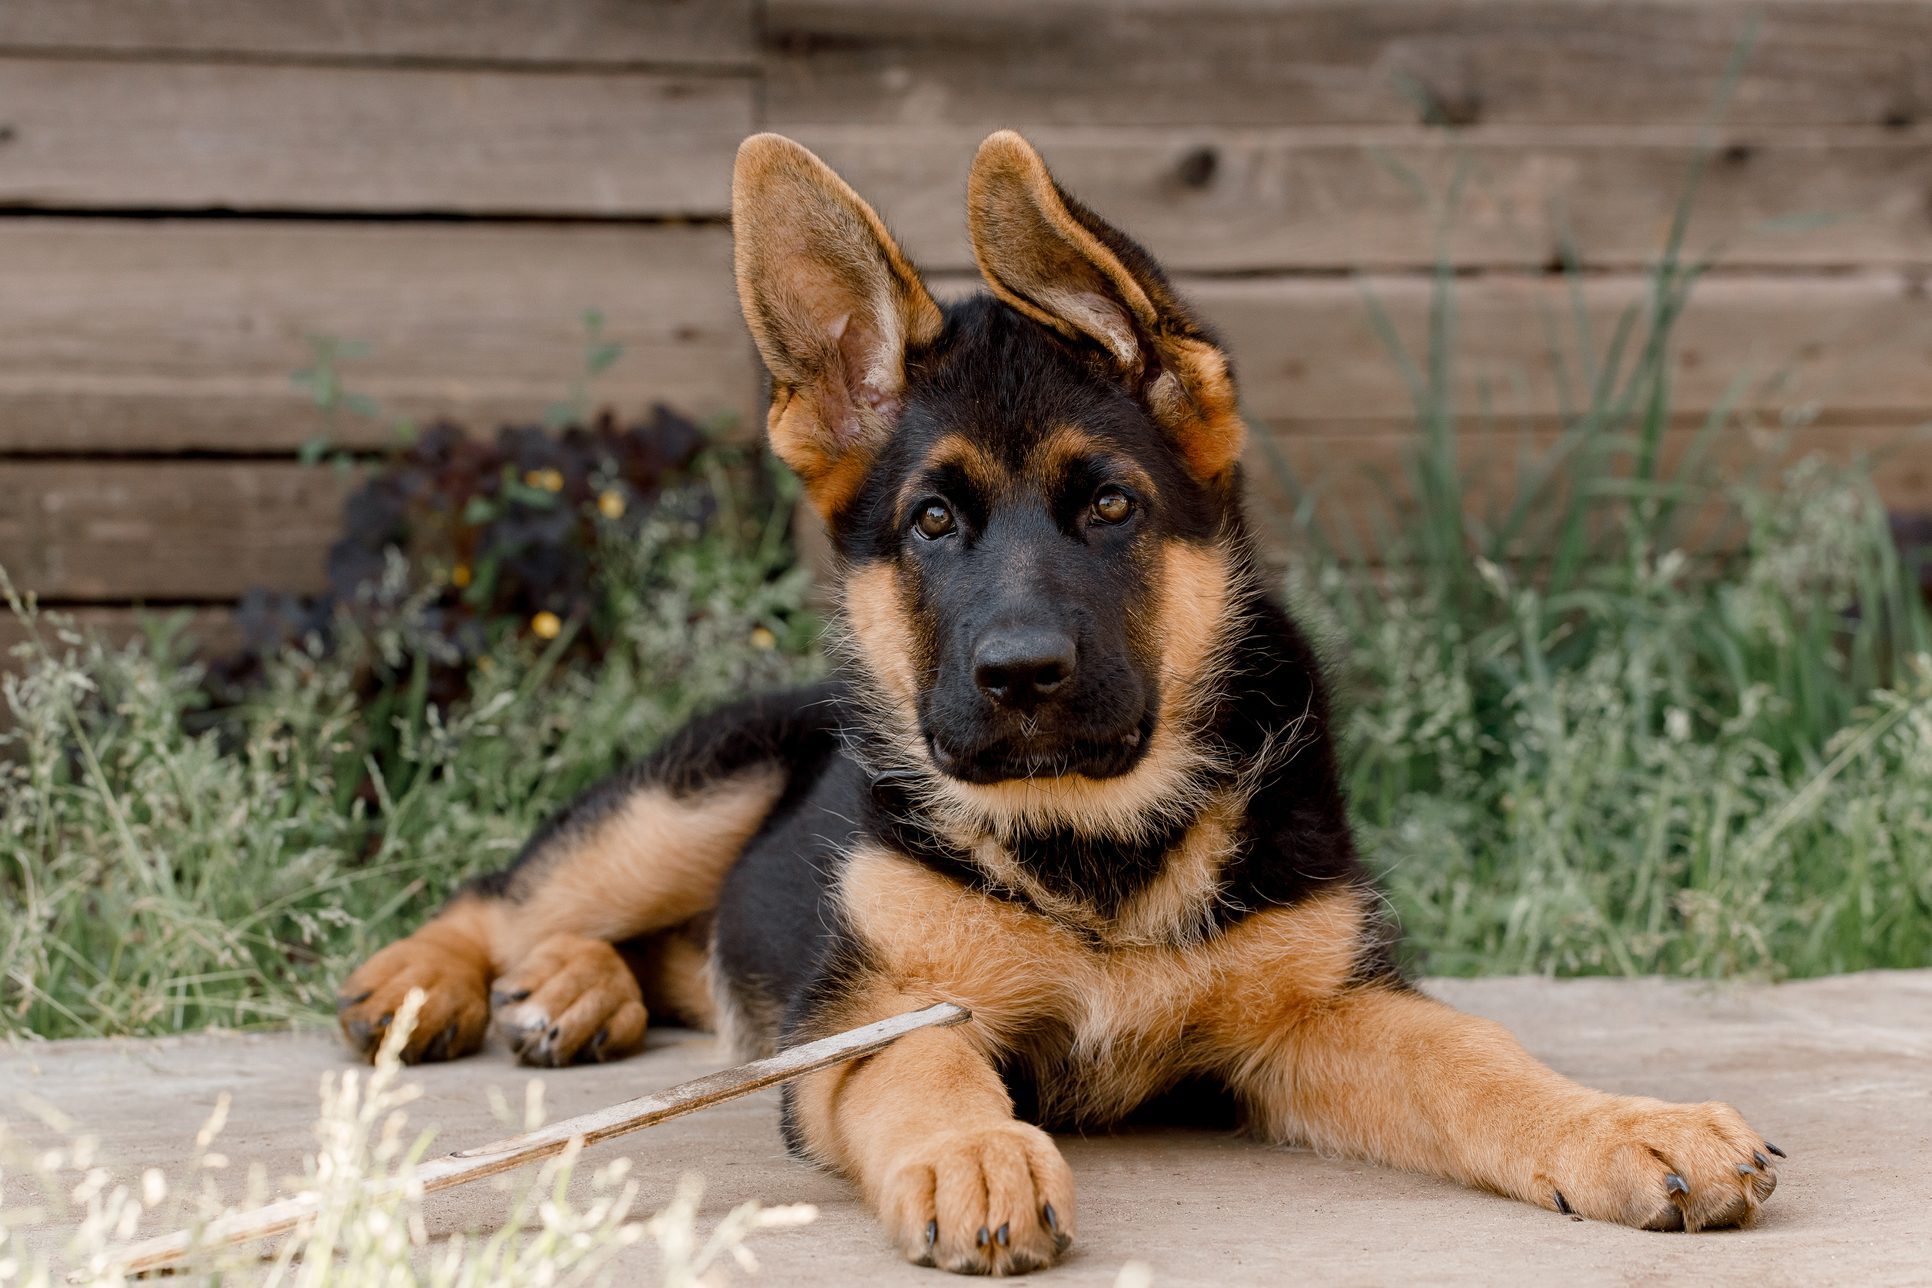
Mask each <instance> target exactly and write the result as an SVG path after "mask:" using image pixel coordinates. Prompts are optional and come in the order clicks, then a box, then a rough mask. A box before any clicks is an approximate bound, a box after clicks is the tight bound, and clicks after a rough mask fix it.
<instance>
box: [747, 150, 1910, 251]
mask: <svg viewBox="0 0 1932 1288" xmlns="http://www.w3.org/2000/svg"><path fill="white" fill-rule="evenodd" d="M773 127H774V128H777V129H781V130H786V129H789V130H790V132H791V133H793V134H795V135H796V136H797V138H798V139H799V140H800V141H801V142H803V143H805V144H806V145H807V146H808V147H811V148H812V149H814V150H815V151H817V152H818V153H819V155H821V156H823V157H824V158H825V159H826V160H827V161H828V162H829V163H831V164H832V166H833V167H834V168H836V169H837V170H838V171H839V172H840V173H841V174H842V175H844V176H845V178H846V179H847V180H848V181H849V182H850V183H851V184H852V185H853V186H854V187H855V188H857V189H858V190H859V191H860V192H861V193H863V194H864V195H865V196H866V198H867V199H868V200H870V201H872V202H873V203H874V204H876V205H877V206H878V207H879V209H880V211H881V212H882V213H883V214H884V215H885V216H886V218H887V219H888V220H889V221H890V222H891V224H892V227H893V229H894V231H895V232H896V233H898V234H899V235H900V236H901V237H903V238H904V239H905V242H906V244H907V245H908V247H910V248H911V250H912V251H913V252H914V254H915V255H916V256H917V257H918V259H919V260H920V262H921V263H922V264H923V265H925V266H926V267H928V268H932V269H971V267H972V255H971V252H970V250H969V248H968V246H967V243H966V233H965V218H964V209H965V187H966V170H967V166H968V164H969V162H970V160H971V158H972V155H973V152H974V149H975V148H976V147H977V146H978V144H979V141H980V139H981V138H982V137H984V135H985V133H986V131H985V130H984V129H983V128H981V127H979V126H976V125H970V126H957V125H944V126H928V125H903V126H901V125H891V126H871V125H861V126H840V125H829V126H828V125H811V124H809V123H807V124H801V125H799V126H797V127H795V128H794V127H789V126H787V124H786V123H785V122H782V121H779V122H774V123H773ZM1028 133H1029V137H1031V138H1032V139H1033V141H1034V142H1035V144H1037V145H1038V146H1039V147H1040V149H1041V150H1042V151H1043V152H1044V154H1045V155H1046V158H1047V160H1048V162H1049V163H1050V164H1051V165H1052V166H1053V168H1054V171H1055V173H1056V174H1057V175H1058V177H1059V178H1060V180H1061V182H1063V183H1064V184H1066V185H1067V187H1068V188H1069V189H1071V190H1072V191H1073V192H1075V193H1076V194H1078V195H1079V196H1080V198H1081V199H1082V200H1084V201H1085V202H1087V204H1089V205H1090V206H1092V207H1093V208H1094V209H1096V210H1098V211H1100V212H1101V213H1102V214H1103V215H1104V216H1106V217H1107V218H1108V219H1109V220H1111V221H1112V222H1114V223H1116V224H1118V225H1119V226H1120V227H1122V228H1124V229H1126V230H1127V231H1128V232H1129V233H1131V234H1132V235H1133V236H1134V237H1136V238H1137V239H1139V240H1141V241H1142V242H1143V243H1145V244H1146V245H1147V247H1148V248H1149V249H1150V250H1152V251H1153V252H1154V253H1155V254H1156V255H1157V256H1158V257H1159V258H1160V259H1161V261H1162V262H1163V263H1165V264H1167V265H1168V266H1169V267H1170V268H1171V269H1176V270H1209V271H1240V272H1253V271H1257V270H1266V269H1293V268H1333V269H1361V268H1371V269H1372V268H1388V267H1403V266H1414V265H1428V264H1432V263H1434V262H1435V261H1436V260H1437V259H1438V257H1440V256H1443V255H1445V254H1446V257H1447V258H1449V259H1450V260H1452V261H1453V262H1455V263H1456V264H1458V265H1460V266H1495V265H1502V266H1512V267H1519V268H1522V267H1537V268H1540V267H1543V266H1544V265H1546V264H1549V263H1551V262H1553V261H1557V260H1559V258H1560V257H1562V256H1563V255H1564V253H1565V251H1566V249H1567V250H1569V251H1571V252H1573V253H1574V256H1575V257H1576V259H1577V260H1578V262H1580V263H1582V264H1585V265H1589V266H1605V267H1625V268H1627V267H1631V266H1633V265H1641V264H1644V263H1648V262H1650V261H1651V260H1652V259H1654V258H1655V256H1656V254H1657V253H1658V250H1659V248H1660V246H1661V245H1662V243H1663V241H1664V236H1665V232H1666V230H1667V229H1668V227H1669V225H1670V221H1671V219H1672V217H1673V215H1674V213H1675V211H1676V207H1677V204H1678V202H1679V201H1680V200H1681V199H1682V197H1683V195H1684V194H1685V193H1686V191H1687V190H1688V189H1689V181H1690V175H1691V171H1692V167H1693V165H1694V163H1695V162H1696V160H1697V159H1698V157H1699V156H1700V155H1701V154H1702V153H1703V152H1704V151H1705V150H1706V149H1708V150H1709V152H1710V158H1709V161H1708V163H1707V165H1706V167H1705V170H1704V176H1703V181H1702V184H1701V186H1700V187H1699V190H1698V199H1697V201H1696V204H1695V206H1694V218H1693V220H1692V223H1691V226H1690V232H1689V237H1688V239H1687V245H1688V246H1690V247H1692V248H1693V249H1696V250H1699V251H1703V250H1707V249H1709V248H1712V247H1715V246H1722V247H1724V258H1725V260H1726V261H1727V262H1748V263H1751V264H1762V265H1779V266H1783V265H1805V266H1832V265H1852V264H1863V265H1908V264H1911V265H1920V264H1926V263H1928V262H1932V206H1928V202H1927V196H1926V194H1927V193H1928V192H1932V130H1928V129H1925V128H1914V129H1904V130H1880V129H1869V128H1846V127H1826V128H1806V127H1796V128H1782V129H1779V128H1768V127H1738V128H1733V129H1727V130H1725V131H1723V132H1722V133H1720V134H1718V135H1715V136H1713V137H1712V138H1711V139H1708V140H1707V139H1706V138H1705V137H1704V136H1703V132H1702V131H1700V130H1699V129H1697V128H1695V127H1681V126H1644V127H1625V126H1614V127H1598V126H1560V127H1521V126H1496V127H1483V128H1477V129H1473V130H1463V131H1455V132H1447V131H1443V130H1431V129H1424V128H1421V127H1417V126H1334V127H1324V126H1304V127H1293V128H1286V129H1251V128H1222V127H1218V126H1200V127H1167V128H1135V127H1130V128H1109V127H1104V126H1058V127H1056V126H1048V127H1045V128H1042V129H1037V130H1030V131H1029V132H1028ZM1458 176H1460V199H1459V201H1458V203H1457V206H1456V215H1455V218H1454V220H1453V222H1452V223H1450V224H1449V225H1448V229H1449V235H1448V237H1447V238H1446V239H1439V238H1438V235H1437V230H1438V227H1439V226H1440V225H1441V223H1442V215H1441V213H1440V212H1441V208H1442V207H1443V206H1445V205H1447V202H1448V197H1449V194H1450V192H1451V190H1452V189H1453V188H1455V186H1456V184H1457V181H1458ZM1794 216H1799V217H1807V218H1794ZM1820 216H1822V217H1824V218H1818V217H1820Z"/></svg>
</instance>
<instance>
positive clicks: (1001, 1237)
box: [993, 1225, 1007, 1248]
mask: <svg viewBox="0 0 1932 1288" xmlns="http://www.w3.org/2000/svg"><path fill="white" fill-rule="evenodd" d="M993 1238H994V1239H995V1240H996V1241H997V1242H998V1243H999V1245H1000V1247H1002V1248H1004V1247H1005V1246H1006V1239H1007V1226H1005V1225H1001V1226H1000V1228H999V1229H997V1230H995V1231H993Z"/></svg>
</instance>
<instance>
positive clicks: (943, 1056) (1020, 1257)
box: [787, 997, 1074, 1274]
mask: <svg viewBox="0 0 1932 1288" xmlns="http://www.w3.org/2000/svg"><path fill="white" fill-rule="evenodd" d="M901 1003H903V1004H901ZM918 1004H919V1003H918V1002H917V1000H915V999H913V998H910V997H905V998H897V999H886V998H883V997H871V998H869V999H868V1005H867V1006H866V1007H865V1010H866V1012H867V1013H866V1014H863V1015H860V1016H858V1017H857V1018H853V1017H852V1016H850V1015H846V1016H843V1017H842V1018H841V1023H846V1022H850V1023H864V1022H866V1021H867V1020H870V1019H878V1018H883V1017H884V1016H885V1015H887V1014H891V1013H892V1012H893V1011H895V1010H910V1009H912V1008H913V1007H914V1006H916V1005H918ZM874 1012H876V1013H874ZM975 1036H976V1035H975V1033H974V1031H973V1028H972V1025H971V1024H970V1023H968V1024H967V1025H963V1026H961V1027H959V1028H953V1029H926V1030H922V1031H921V1032H918V1033H914V1034H911V1035H909V1036H907V1037H904V1038H901V1039H900V1040H899V1041H898V1042H896V1043H894V1044H893V1045H892V1046H890V1047H888V1048H887V1049H886V1050H884V1051H881V1052H880V1053H879V1054H877V1055H873V1056H868V1057H866V1058H865V1059H863V1060H859V1061H855V1062H854V1063H852V1064H849V1065H844V1066H841V1067H839V1068H835V1069H829V1070H826V1071H825V1072H823V1073H817V1074H813V1075H811V1076H810V1077H808V1078H803V1079H801V1080H800V1081H799V1082H798V1083H797V1084H796V1085H795V1088H794V1090H793V1092H792V1095H791V1097H790V1099H789V1101H788V1104H787V1117H788V1129H789V1131H790V1132H791V1133H792V1135H793V1137H794V1139H795V1140H797V1141H798V1142H799V1143H800V1144H802V1145H803V1146H804V1148H805V1150H806V1151H807V1152H808V1153H809V1154H811V1155H812V1157H814V1158H816V1159H818V1160H819V1161H821V1162H823V1163H826V1164H828V1165H830V1166H832V1167H834V1168H836V1169H838V1170H839V1171H841V1172H844V1173H845V1174H846V1175H848V1176H850V1177H851V1178H852V1179H853V1180H854V1181H856V1182H857V1183H858V1185H859V1188H860V1191H861V1192H862V1193H863V1194H864V1195H865V1199H866V1202H867V1203H869V1204H870V1205H871V1206H872V1209H873V1210H874V1211H875V1212H877V1213H878V1215H879V1219H880V1220H881V1221H883V1222H884V1223H885V1227H886V1230H887V1232H888V1233H889V1234H890V1235H891V1237H892V1239H893V1241H894V1242H895V1243H896V1244H897V1245H898V1246H899V1248H900V1250H901V1251H903V1252H904V1253H905V1255H906V1256H907V1258H909V1259H910V1260H912V1261H915V1262H918V1263H919V1264H921V1265H937V1266H942V1267H944V1268H945V1269H947V1270H953V1271H959V1272H962V1273H967V1274H1016V1273H1019V1272H1022V1271H1026V1270H1032V1269H1036V1268H1038V1267H1041V1266H1045V1265H1048V1264H1049V1263H1051V1262H1052V1261H1053V1260H1055V1259H1056V1258H1057V1257H1058V1256H1059V1255H1060V1254H1061V1253H1062V1252H1063V1251H1065V1250H1066V1248H1067V1246H1068V1245H1069V1244H1070V1243H1072V1241H1073V1222H1074V1208H1073V1176H1072V1173H1071V1172H1070V1171H1069V1170H1068V1168H1067V1164H1066V1160H1065V1159H1063V1158H1061V1156H1060V1151H1059V1149H1058V1148H1057V1147H1056V1146H1055V1145H1054V1143H1053V1140H1052V1138H1051V1137H1049V1136H1048V1135H1047V1134H1046V1133H1045V1132H1043V1131H1041V1130H1040V1129H1039V1128H1038V1127H1035V1126H1032V1125H1031V1124H1028V1123H1023V1122H1020V1121H1019V1120H1018V1119H1016V1118H1015V1117H1014V1116H1013V1102H1012V1099H1011V1097H1009V1096H1008V1095H1007V1092H1006V1088H1005V1085H1004V1084H1003V1083H1002V1082H1001V1080H1000V1076H999V1072H998V1071H997V1070H996V1069H995V1068H994V1067H993V1065H992V1062H991V1061H990V1060H989V1059H988V1058H987V1056H986V1055H985V1054H983V1053H982V1051H981V1050H980V1049H979V1047H978V1046H977V1045H976V1043H975V1040H974V1038H975Z"/></svg>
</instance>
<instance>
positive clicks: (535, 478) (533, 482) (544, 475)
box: [523, 467, 564, 492]
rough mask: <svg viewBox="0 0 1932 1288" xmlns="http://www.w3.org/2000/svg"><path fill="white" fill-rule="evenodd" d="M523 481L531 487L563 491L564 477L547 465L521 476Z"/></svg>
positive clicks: (547, 490)
mask: <svg viewBox="0 0 1932 1288" xmlns="http://www.w3.org/2000/svg"><path fill="white" fill-rule="evenodd" d="M523 481H524V482H525V483H527V484H529V485H530V486H531V487H534V488H541V489H543V490H544V491H545V492H561V491H563V485H564V477H563V475H562V473H560V472H559V471H557V470H553V469H549V468H547V467H546V468H544V469H540V470H531V471H530V472H529V473H528V474H525V475H524V476H523Z"/></svg>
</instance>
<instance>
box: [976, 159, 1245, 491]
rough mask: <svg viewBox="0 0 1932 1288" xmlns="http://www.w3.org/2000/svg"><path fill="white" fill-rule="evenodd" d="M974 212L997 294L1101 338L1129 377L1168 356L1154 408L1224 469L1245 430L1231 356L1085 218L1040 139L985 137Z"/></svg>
mask: <svg viewBox="0 0 1932 1288" xmlns="http://www.w3.org/2000/svg"><path fill="white" fill-rule="evenodd" d="M966 212H967V227H968V229H969V231H970V232H971V234H972V242H973V258H974V259H975V260H976V261H977V262H978V264H979V269H980V272H981V274H982V275H983V276H984V277H985V278H986V282H987V284H988V285H989V286H990V287H991V288H992V291H993V293H994V294H995V295H997V296H998V297H999V298H1000V299H1002V300H1004V301H1005V302H1006V303H1008V304H1010V305H1012V306H1013V307H1014V308H1016V309H1018V310H1019V311H1020V312H1022V313H1024V314H1026V315H1027V316H1028V317H1030V318H1032V319H1033V320H1035V321H1036V322H1039V323H1041V324H1042V325H1044V326H1047V327H1050V328H1052V329H1053V330H1056V331H1058V332H1060V333H1061V334H1063V335H1067V336H1073V337H1079V336H1085V337H1086V338H1088V339H1091V340H1093V341H1095V342H1097V343H1098V344H1100V345H1101V346H1102V347H1103V348H1105V349H1106V350H1107V352H1108V353H1109V354H1110V355H1112V357H1113V360H1114V363H1115V365H1116V366H1117V367H1118V368H1119V370H1120V373H1121V374H1122V376H1123V377H1125V378H1126V379H1127V380H1129V381H1130V382H1133V383H1135V384H1139V383H1140V382H1141V380H1142V377H1143V373H1144V372H1146V371H1147V370H1148V368H1149V366H1150V359H1158V364H1159V374H1158V376H1156V377H1155V378H1154V379H1153V380H1152V381H1151V382H1148V383H1147V385H1146V390H1145V395H1146V398H1147V402H1148V406H1149V409H1150V410H1152V412H1153V413H1154V417H1155V419H1156V420H1157V421H1158V422H1160V424H1161V425H1162V427H1163V428H1165V429H1166V430H1167V431H1168V433H1169V434H1171V435H1172V436H1173V437H1174V440H1175V442H1176V444H1177V445H1178V446H1179V447H1180V449H1181V452H1182V454H1183V455H1184V456H1185V457H1186V459H1187V463H1188V468H1189V469H1190V470H1191V471H1192V472H1193V473H1194V475H1195V477H1196V478H1199V479H1202V480H1204V481H1205V480H1220V479H1223V478H1224V477H1225V476H1226V475H1227V472H1228V470H1229V469H1230V468H1231V467H1232V466H1233V465H1234V463H1235V462H1236V461H1238V460H1239V459H1240V457H1241V450H1242V447H1243V445H1244V444H1245V442H1246V439H1247V425H1246V423H1245V422H1244V421H1243V420H1242V419H1241V415H1240V410H1239V407H1238V405H1237V399H1236V396H1235V390H1234V380H1233V377H1232V376H1231V375H1230V373H1229V370H1228V363H1227V358H1226V356H1225V355H1223V354H1222V352H1221V351H1220V350H1219V349H1218V348H1217V347H1216V346H1215V345H1213V344H1212V343H1210V342H1209V341H1208V340H1207V339H1205V338H1204V337H1203V336H1202V335H1200V334H1199V333H1198V329H1197V328H1196V327H1195V325H1194V324H1193V322H1192V320H1191V318H1190V316H1189V314H1188V312H1187V310H1186V309H1185V308H1184V307H1183V306H1182V305H1181V303H1180V301H1179V300H1178V299H1177V298H1176V297H1175V296H1174V295H1173V293H1172V292H1171V291H1170V290H1168V289H1167V287H1166V286H1165V284H1164V283H1162V282H1161V281H1159V280H1158V279H1157V278H1156V277H1154V276H1152V275H1148V276H1141V275H1138V274H1136V273H1135V272H1134V270H1133V269H1131V268H1129V266H1128V265H1127V263H1126V262H1124V261H1123V260H1122V258H1121V257H1120V256H1119V255H1117V254H1115V252H1114V251H1113V250H1112V249H1111V248H1110V247H1109V246H1108V245H1107V243H1106V240H1105V238H1104V237H1103V236H1102V235H1101V231H1100V230H1097V229H1096V228H1092V227H1089V226H1088V225H1087V224H1085V223H1083V222H1082V221H1081V219H1080V217H1079V216H1077V215H1076V214H1075V213H1074V211H1073V210H1072V209H1071V208H1070V207H1069V205H1068V203H1067V201H1066V198H1065V196H1064V194H1062V193H1061V191H1060V189H1059V187H1058V186H1057V185H1056V184H1055V183H1054V181H1053V176H1052V175H1051V174H1049V173H1048V171H1047V168H1046V162H1044V161H1043V160H1041V159H1040V154H1039V153H1038V152H1036V151H1034V150H1033V147H1032V145H1031V144H1029V143H1028V142H1027V141H1026V140H1025V139H1023V138H1021V137H1020V136H1019V135H1018V134H1015V133H1013V132H1012V131H1011V130H1001V131H999V132H998V133H996V134H993V135H990V136H988V138H987V139H986V141H985V142H984V143H982V144H980V149H979V154H978V155H977V156H976V157H974V159H973V168H972V173H971V175H970V176H969V178H968V179H967V184H966Z"/></svg>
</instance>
